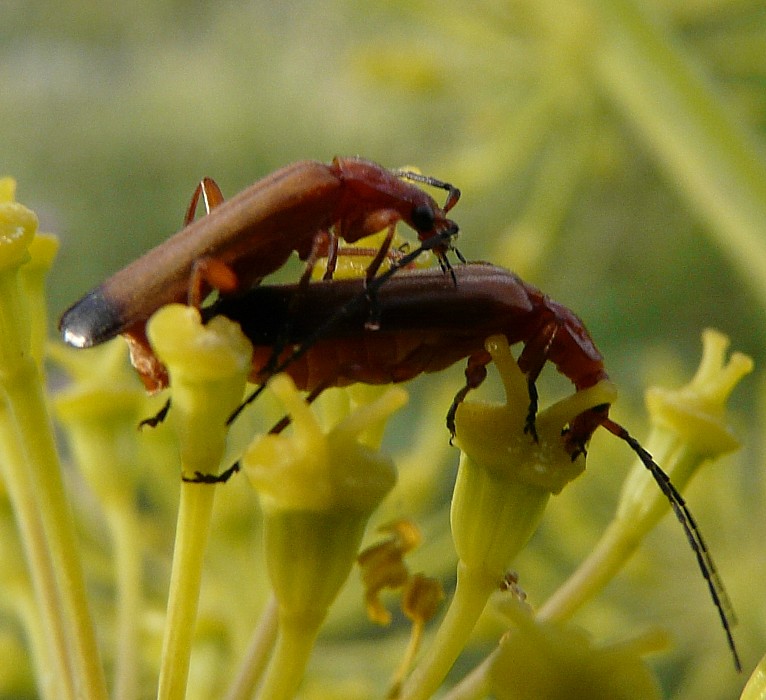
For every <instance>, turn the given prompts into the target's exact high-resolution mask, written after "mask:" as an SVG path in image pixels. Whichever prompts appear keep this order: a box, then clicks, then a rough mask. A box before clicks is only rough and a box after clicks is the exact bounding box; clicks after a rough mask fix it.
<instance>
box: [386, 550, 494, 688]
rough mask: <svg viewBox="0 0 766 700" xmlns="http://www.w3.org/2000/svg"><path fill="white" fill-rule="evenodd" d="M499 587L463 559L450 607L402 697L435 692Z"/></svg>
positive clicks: (489, 577) (492, 577)
mask: <svg viewBox="0 0 766 700" xmlns="http://www.w3.org/2000/svg"><path fill="white" fill-rule="evenodd" d="M496 589H497V577H496V576H488V575H486V574H485V573H484V572H483V571H480V570H479V569H477V568H475V567H468V566H466V565H465V564H464V563H463V562H460V563H459V564H458V569H457V587H456V589H455V595H454V596H453V598H452V602H451V603H450V606H449V610H447V614H446V616H445V617H444V619H443V620H442V623H441V624H440V625H439V631H438V632H437V633H436V638H435V639H434V641H433V644H432V645H431V647H430V648H429V650H428V654H427V655H426V657H425V658H424V659H423V660H422V661H421V662H420V663H419V664H418V665H417V667H416V668H415V670H414V671H413V673H412V675H411V676H410V677H409V678H408V679H407V681H406V683H405V685H404V688H403V690H402V694H401V700H427V698H430V697H431V696H432V695H433V693H434V692H435V691H436V689H437V688H438V687H439V685H440V684H441V682H442V680H444V677H445V676H446V675H447V673H448V672H449V670H450V668H452V664H454V663H455V659H457V657H458V656H459V654H460V652H461V651H462V650H463V648H464V647H465V644H466V641H467V640H468V637H469V636H470V634H471V632H472V631H473V628H474V626H475V624H476V620H478V619H479V616H480V615H481V613H482V611H483V610H484V607H485V605H486V604H487V600H488V598H489V596H490V595H491V594H492V592H493V591H494V590H496Z"/></svg>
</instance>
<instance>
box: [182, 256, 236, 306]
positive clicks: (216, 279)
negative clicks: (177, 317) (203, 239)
mask: <svg viewBox="0 0 766 700" xmlns="http://www.w3.org/2000/svg"><path fill="white" fill-rule="evenodd" d="M238 286H239V280H238V279H237V274H236V273H235V272H234V270H232V269H231V268H230V267H229V266H228V265H227V264H226V263H225V262H223V261H222V260H218V258H207V257H205V258H198V259H197V260H195V261H194V263H193V264H192V269H191V274H190V275H189V294H188V300H187V303H188V305H189V306H193V307H194V308H196V309H199V308H200V307H201V306H202V302H203V301H204V300H205V296H207V292H208V290H210V289H215V290H217V291H219V292H221V293H222V294H233V293H234V292H236V291H237V287H238Z"/></svg>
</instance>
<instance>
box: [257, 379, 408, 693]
mask: <svg viewBox="0 0 766 700" xmlns="http://www.w3.org/2000/svg"><path fill="white" fill-rule="evenodd" d="M269 388H270V390H271V391H272V392H273V393H274V394H275V395H276V396H277V398H278V399H279V400H280V402H281V403H282V404H283V405H284V407H285V409H286V411H287V412H288V414H289V415H290V416H291V418H292V425H293V432H292V435H290V436H283V435H267V436H264V437H262V438H260V439H257V440H256V441H254V442H253V444H252V445H251V446H250V447H249V448H248V450H247V452H246V453H245V455H244V456H243V458H242V465H243V467H244V470H245V472H246V474H247V475H248V477H249V478H250V481H251V482H252V484H253V486H254V488H255V489H256V490H257V491H258V494H259V497H260V501H261V506H262V509H263V517H264V533H263V538H264V549H265V559H266V567H267V570H268V573H269V578H270V579H271V583H272V587H273V590H274V595H275V597H276V600H277V605H278V635H277V643H276V647H275V649H274V651H273V654H272V657H271V661H270V663H269V666H268V668H267V670H266V674H265V677H264V679H263V682H262V684H261V690H260V693H259V696H258V697H259V698H260V699H261V700H282V699H285V700H286V699H287V698H291V697H293V695H294V694H295V691H296V690H297V688H298V686H299V685H300V682H301V679H302V678H303V674H304V670H305V666H306V664H307V662H308V659H309V656H310V654H311V651H312V649H313V646H314V642H315V640H316V636H317V634H318V633H319V629H320V627H321V624H322V622H323V621H324V618H325V616H326V614H327V610H328V608H329V606H330V604H331V603H332V601H333V600H334V599H335V597H336V595H337V593H338V591H339V590H340V587H341V586H342V585H343V583H344V582H345V580H346V578H347V577H348V574H349V572H350V570H351V567H352V565H353V563H354V561H355V559H356V555H357V552H358V550H359V545H360V543H361V539H362V535H363V534H364V529H365V527H366V524H367V521H368V519H369V517H370V515H371V514H372V513H373V511H374V510H375V508H376V507H377V506H378V504H379V503H380V501H381V500H382V499H383V497H384V496H385V495H386V494H387V493H388V492H389V491H390V490H391V488H392V487H393V485H394V483H395V480H396V470H395V468H394V465H393V462H392V461H391V460H390V458H388V457H386V456H384V455H382V454H381V453H380V452H378V451H377V450H376V449H374V448H372V447H370V446H368V444H365V441H366V440H367V439H368V435H369V432H370V429H371V428H372V429H373V432H375V433H378V432H379V431H377V430H375V428H377V426H379V424H380V423H381V422H382V421H384V420H386V419H387V418H388V416H390V415H391V414H392V413H393V412H394V411H395V410H397V409H398V408H400V407H401V406H402V405H403V404H404V402H405V401H406V393H405V392H404V391H403V390H402V389H400V388H398V387H394V388H391V389H389V390H387V391H386V392H385V393H384V394H383V395H382V396H381V397H380V398H379V399H377V400H376V401H373V402H372V403H369V404H366V405H364V406H362V407H361V408H359V409H357V410H356V411H355V412H354V413H352V414H351V415H349V416H347V417H346V418H345V419H343V420H342V421H341V422H340V423H339V424H338V425H336V426H335V427H334V428H332V429H331V430H330V431H329V433H327V434H325V433H323V432H322V430H321V428H320V426H319V423H318V422H317V419H316V417H315V416H314V415H313V414H312V412H311V411H310V409H309V407H308V405H307V404H306V403H305V401H304V400H303V398H302V397H301V396H300V395H299V394H298V392H297V391H296V390H295V387H294V385H293V383H292V381H291V380H290V379H289V378H288V377H286V376H277V377H275V378H274V379H272V380H271V381H270V382H269ZM243 691H244V689H243ZM251 691H252V689H251ZM242 697H248V696H246V695H243V696H242Z"/></svg>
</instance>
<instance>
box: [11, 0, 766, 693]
mask: <svg viewBox="0 0 766 700" xmlns="http://www.w3.org/2000/svg"><path fill="white" fill-rule="evenodd" d="M0 119H1V120H2V127H0V171H2V174H9V175H13V176H14V177H15V178H17V180H18V183H19V186H18V199H19V201H21V202H23V203H25V204H27V205H28V206H30V207H32V208H34V209H35V210H36V211H37V212H38V213H39V215H40V217H41V220H42V228H43V230H48V231H52V232H55V233H56V234H58V235H59V236H60V238H61V241H62V248H61V253H60V257H59V261H58V263H57V265H56V267H55V269H54V271H53V273H52V275H51V282H50V299H51V316H52V319H54V318H55V317H57V316H58V314H59V313H60V312H61V311H62V310H63V309H64V308H65V307H66V306H67V305H68V304H69V303H71V302H72V301H74V300H75V299H76V298H78V297H79V296H80V295H81V294H82V293H84V292H85V291H87V289H89V288H90V287H91V286H93V285H95V284H96V283H98V282H99V281H101V280H102V279H103V278H104V277H105V276H106V275H107V274H108V273H110V272H112V271H114V270H116V269H118V268H119V267H121V266H122V265H123V264H125V263H127V262H128V261H130V260H131V259H133V258H135V257H136V256H137V255H138V254H139V253H141V252H143V251H145V250H146V249H147V248H149V247H151V246H152V245H154V244H156V243H157V242H159V241H161V240H162V239H164V238H165V237H167V236H168V235H169V234H170V233H173V232H174V231H175V230H177V228H178V227H179V225H180V222H181V220H182V217H183V214H184V211H185V207H186V206H187V204H188V201H189V197H190V195H191V193H192V191H193V189H194V187H195V185H196V182H197V181H198V179H199V178H200V177H201V176H203V175H209V176H212V177H214V178H215V179H216V180H217V181H218V183H219V184H220V186H221V188H222V189H223V191H224V193H225V194H233V193H235V192H237V191H238V190H240V189H242V188H243V187H245V186H246V185H248V184H250V183H251V182H253V181H255V180H256V179H258V178H260V177H261V176H263V175H265V174H267V173H269V172H270V171H272V170H274V169H276V168H277V167H280V166H281V165H284V164H286V163H289V162H291V161H295V160H300V159H304V158H316V159H319V160H323V161H328V160H330V159H331V158H332V157H333V156H334V155H336V154H340V155H355V154H359V155H363V156H365V157H368V158H371V159H373V160H376V161H378V162H381V163H383V164H385V165H386V166H390V167H398V166H402V165H415V166H418V167H420V168H421V169H422V170H423V171H424V172H427V173H429V174H433V175H434V176H436V177H439V178H441V179H444V180H448V181H450V182H452V183H454V184H456V185H457V186H459V187H460V188H461V189H462V191H463V198H462V199H461V201H460V203H459V205H458V207H457V208H456V209H455V210H454V212H453V214H454V218H455V219H456V220H457V221H458V222H459V223H460V225H461V236H460V239H459V242H458V245H459V248H460V250H461V251H462V253H463V254H464V255H465V257H466V258H468V259H472V260H475V259H489V260H492V261H493V262H495V263H497V264H501V265H505V266H507V267H509V268H512V269H514V270H516V271H517V272H519V273H520V274H521V275H522V276H524V277H525V278H526V279H528V281H530V282H532V283H534V284H536V285H538V286H540V287H542V288H543V289H545V290H546V291H547V292H548V293H549V294H551V296H553V297H554V298H556V299H557V300H559V301H561V302H563V303H565V304H567V305H568V306H570V307H571V308H573V309H574V310H575V311H576V312H577V313H578V314H579V315H581V316H582V317H583V318H584V319H585V320H586V322H587V325H588V327H589V329H590V331H591V333H592V335H593V336H594V338H596V340H597V342H598V343H599V346H600V348H601V349H602V351H603V353H604V355H605V356H606V358H607V367H608V368H609V369H610V372H611V374H612V376H613V379H614V380H615V381H616V382H617V384H618V386H620V387H621V390H622V392H623V394H622V395H623V402H624V403H625V408H624V409H623V410H624V411H625V413H622V414H620V413H618V414H616V415H618V417H621V420H623V418H624V416H625V415H626V414H627V415H628V416H630V418H624V420H623V422H626V423H628V421H629V420H631V419H632V420H633V423H632V424H630V425H631V428H632V430H633V432H634V433H636V434H638V435H639V436H640V435H641V434H642V431H643V430H644V428H643V424H642V423H641V421H642V420H643V419H642V417H641V414H640V412H638V410H639V407H640V398H641V393H642V391H643V388H644V386H645V384H646V383H647V382H648V381H670V382H671V383H672V382H674V381H680V377H682V376H683V374H682V372H689V371H692V370H693V368H694V367H695V365H696V362H697V357H698V354H699V342H700V341H699V333H700V330H701V329H702V328H703V327H705V326H714V327H716V328H718V329H720V330H722V331H724V332H725V333H727V334H729V335H730V336H731V338H732V343H733V346H734V347H735V348H736V349H739V350H742V351H744V352H747V353H749V354H751V355H753V356H754V358H755V359H756V362H757V364H758V366H760V365H761V364H762V362H763V359H764V356H766V340H765V339H764V333H763V327H764V318H765V317H766V258H765V257H764V255H765V254H764V251H765V250H766V157H764V133H763V132H764V128H765V127H766V9H765V8H764V6H763V3H762V2H759V1H756V0H654V1H651V0H645V1H643V2H641V1H639V0H633V1H632V2H630V1H629V0H615V1H614V2H608V1H607V0H604V1H603V2H597V1H596V0H591V1H588V0H569V1H568V2H561V1H560V0H559V1H556V0H508V1H506V2H500V1H493V0H481V1H479V2H475V3H466V2H460V1H458V0H443V1H441V2H436V1H427V0H409V1H408V2H397V1H394V2H364V1H362V2H352V1H349V0H321V1H315V2H299V1H296V0H292V1H291V0H288V1H282V2H279V3H274V2H266V1H260V2H241V1H240V2H232V1H222V2H217V3H205V2H201V1H198V0H197V1H193V2H177V1H170V0H166V1H159V0H158V1H155V2H147V1H146V0H143V1H141V0H138V1H137V2H134V3H130V4H127V3H123V4H108V3H94V2H92V1H91V0H71V1H70V2H68V3H54V2H44V1H42V0H5V1H4V2H3V6H2V21H1V22H0ZM52 328H53V320H52ZM460 376H461V371H460V369H459V368H458V369H456V370H455V371H454V372H453V374H452V375H451V380H452V381H453V385H454V386H457V384H459V382H460ZM756 376H757V375H756ZM746 384H747V386H745V387H744V388H743V389H742V390H739V391H738V392H737V393H736V394H735V400H734V405H735V410H737V411H738V413H737V415H738V418H739V422H740V425H739V426H738V429H739V433H740V435H741V436H742V438H743V440H744V441H745V443H746V445H747V446H746V448H745V451H744V453H743V455H742V456H740V457H739V458H738V459H737V460H736V462H735V461H734V460H732V461H731V463H730V465H729V466H727V470H725V471H723V472H720V471H719V472H716V474H715V477H713V473H712V470H711V474H710V476H711V480H709V481H706V482H705V484H702V485H699V484H698V485H697V488H692V490H691V491H690V494H689V499H690V502H691V504H692V507H694V508H695V512H697V509H699V510H700V511H701V512H702V516H701V517H700V520H701V521H702V527H703V529H704V530H705V532H706V533H707V536H708V539H709V540H710V544H711V548H712V549H713V551H714V553H716V555H717V558H718V559H719V566H720V568H721V570H722V572H723V574H724V577H725V578H726V579H727V580H731V583H730V588H732V591H731V593H732V598H733V599H734V602H735V605H736V607H737V608H738V611H739V616H740V619H741V620H742V621H743V624H742V627H743V628H744V629H745V631H744V633H740V638H741V643H742V644H743V646H744V649H743V652H744V657H745V665H746V670H749V669H750V668H751V667H752V666H753V664H754V663H755V662H756V660H757V659H758V658H759V657H760V655H761V654H762V652H763V650H764V649H766V630H765V629H764V626H763V624H762V621H761V618H762V616H763V606H762V604H761V607H760V608H758V609H753V607H754V606H756V600H757V598H756V597H755V594H754V592H753V591H750V593H749V594H747V593H743V592H742V591H746V590H747V589H749V588H750V587H751V586H748V583H749V581H748V579H747V577H745V575H744V571H745V570H746V569H747V570H748V571H752V572H760V574H761V576H762V574H763V568H764V567H766V561H763V560H761V559H759V558H758V547H757V541H754V540H753V537H754V536H753V532H761V533H763V530H764V523H763V516H762V512H763V508H762V505H763V504H762V500H763V498H762V495H761V490H760V487H761V484H762V476H761V471H762V453H761V443H760V440H761V438H760V433H761V431H760V420H761V417H762V414H761V412H760V404H761V401H760V399H759V391H758V389H759V384H762V382H760V381H759V380H758V379H757V378H756V379H755V380H752V381H748V382H746ZM417 391H419V389H417V388H416V392H417ZM620 406H622V402H621V404H620ZM630 406H632V407H633V408H632V409H631V408H629V407H630ZM445 409H446V406H445ZM412 410H415V409H412ZM631 411H633V413H631ZM445 440H446V436H445ZM598 444H601V443H598ZM591 452H592V457H594V459H592V461H591V463H590V469H589V478H590V479H591V481H592V483H591V486H590V488H591V489H595V491H590V493H589V494H586V495H584V496H583V495H581V496H580V497H581V498H586V499H591V500H590V501H588V500H586V501H584V503H585V504H587V505H586V506H580V507H581V508H582V509H583V511H582V512H583V517H588V513H589V512H592V514H593V518H594V521H593V524H592V525H589V528H591V527H592V528H593V530H594V532H596V533H597V531H598V524H599V522H602V521H603V519H604V518H606V517H607V515H608V513H609V510H610V504H611V500H605V499H607V498H612V496H604V495H603V494H602V492H601V491H599V490H598V489H599V488H600V487H599V486H598V485H596V486H594V485H593V483H596V484H598V483H599V482H598V480H599V479H602V480H604V485H603V486H604V488H605V489H611V490H612V491H613V490H614V488H615V486H609V485H608V483H607V482H608V479H607V477H604V476H603V472H604V471H605V470H607V469H608V466H609V465H607V464H605V463H603V462H601V463H600V462H598V461H597V457H596V456H595V454H594V453H595V449H593V450H592V451H591ZM620 454H622V453H620ZM621 463H622V462H621ZM599 464H602V466H603V469H599V467H598V466H597V465H599ZM613 471H615V472H618V471H619V474H617V475H616V476H615V479H619V476H620V475H621V474H622V473H623V472H622V468H621V467H620V469H616V468H615V469H614V470H613ZM596 472H601V474H602V475H601V476H598V475H597V474H596ZM716 479H717V480H716ZM594 480H595V481H594ZM582 481H586V480H585V479H583V480H582ZM616 483H617V482H615V484H616ZM578 488H579V489H581V490H585V491H587V490H588V488H589V487H588V485H587V484H585V485H582V486H581V485H579V484H578ZM717 500H720V502H722V503H723V504H724V505H721V506H716V505H715V503H716V501H717ZM697 502H700V503H701V505H699V506H696V503H697ZM711 504H712V505H711ZM551 510H553V508H552V509H551ZM554 517H555V516H554ZM552 522H553V523H555V520H553V521H552ZM719 524H720V528H719V529H718V530H717V528H718V526H719ZM667 525H668V527H667V528H666V529H665V530H664V531H663V532H665V533H672V534H667V537H668V538H669V540H670V541H669V542H668V543H667V545H665V543H664V541H663V538H664V537H665V535H663V536H662V537H660V536H658V537H657V538H656V540H653V542H652V543H650V545H649V547H651V546H654V547H655V548H657V550H659V551H657V552H655V556H656V557H658V559H657V563H656V564H655V565H654V567H655V571H654V572H653V573H652V574H649V573H647V572H646V571H644V572H643V573H642V576H643V577H644V578H643V579H641V580H640V581H638V582H637V581H636V580H635V578H634V580H633V583H632V587H627V588H625V589H623V590H622V593H621V595H622V596H623V597H625V596H634V595H644V596H645V597H644V598H642V599H632V602H631V604H630V605H631V606H632V607H633V608H634V610H635V611H638V613H639V617H642V616H643V617H642V619H645V620H651V621H654V622H656V621H657V620H662V621H663V622H666V623H667V626H668V627H669V628H670V629H672V630H673V631H674V632H675V634H676V635H677V641H678V643H679V645H680V646H681V651H680V652H679V653H678V655H677V656H676V657H674V659H673V660H672V661H670V662H669V661H667V660H665V661H662V662H660V664H659V668H660V671H661V673H662V674H663V678H664V681H665V683H666V686H667V689H668V693H669V694H671V693H677V694H678V697H696V698H700V697H703V695H702V694H700V693H701V692H704V693H708V694H707V695H704V697H710V698H714V697H732V696H733V693H732V688H733V687H736V686H737V684H738V683H739V682H740V681H738V680H737V679H732V677H731V675H730V672H729V671H728V670H727V671H725V673H726V674H727V678H728V684H727V685H726V686H725V688H726V690H725V691H722V692H723V693H724V694H721V695H718V694H717V693H718V692H719V691H718V690H717V689H716V688H715V687H712V686H711V685H710V684H709V683H707V682H703V681H699V680H697V681H695V680H694V678H695V674H698V673H702V672H701V671H699V668H698V667H696V666H695V664H697V663H698V662H697V660H698V659H699V658H700V656H699V655H700V654H701V653H703V652H701V651H700V650H699V649H697V650H694V649H691V648H690V646H689V645H691V646H692V647H693V645H694V644H695V640H694V639H692V640H689V639H688V638H687V639H683V638H684V637H689V636H692V637H694V636H695V635H696V632H695V633H694V634H692V633H691V629H692V628H694V629H695V630H696V626H697V625H698V626H699V627H700V629H702V630H703V631H702V632H700V633H699V634H701V635H702V636H704V644H703V642H702V641H700V642H699V645H702V646H704V647H705V652H704V653H709V654H711V655H712V657H711V658H715V659H716V662H715V663H716V664H719V663H720V664H722V666H715V668H716V669H718V671H720V669H721V668H723V667H725V666H726V664H727V663H728V660H727V658H726V651H725V648H724V645H723V640H722V636H721V635H720V633H719V630H718V629H716V625H717V622H716V619H715V616H714V614H712V613H711V612H710V610H709V603H708V601H707V600H706V597H705V591H704V587H703V586H702V585H701V584H698V583H694V584H689V585H690V586H692V587H693V590H694V593H693V594H689V595H688V596H687V594H686V591H685V590H684V589H683V586H684V585H686V584H685V583H684V582H685V581H690V580H693V579H694V578H695V577H696V575H697V574H696V570H695V569H694V563H693V561H692V559H691V556H690V555H689V554H688V553H687V552H686V550H685V546H686V545H685V542H684V541H683V539H682V537H681V536H680V535H679V533H678V532H677V531H676V530H675V529H674V528H675V523H667ZM557 537H558V535H557V533H556V532H555V529H554V528H553V526H549V527H548V530H547V532H544V533H543V534H542V535H541V542H543V543H544V542H548V544H549V545H550V544H551V542H553V543H554V544H555V541H556V538H557ZM546 538H547V539H546ZM750 543H752V544H750ZM577 546H582V547H587V544H582V543H580V544H578V545H577ZM573 547H575V549H576V546H575V545H573ZM751 548H752V550H753V558H752V559H748V560H747V561H748V566H747V567H745V566H744V565H742V567H741V568H742V576H743V578H742V580H738V576H739V571H738V567H739V565H740V564H741V562H742V559H743V558H744V557H746V556H747V553H746V552H748V551H750V550H751ZM586 551H587V550H586ZM719 551H720V552H721V553H720V554H719ZM551 555H552V556H555V555H556V552H553V553H552V554H551ZM566 556H569V557H573V558H574V561H576V560H577V554H572V553H571V552H570V553H569V554H567V555H566ZM646 556H647V557H650V556H652V555H651V554H647V555H646ZM676 557H677V558H678V560H679V561H680V562H682V563H679V564H677V562H676ZM564 558H566V557H564ZM647 561H648V559H647ZM759 563H760V564H761V567H760V568H758V564H759ZM677 565H678V566H679V567H681V568H682V569H683V570H682V571H679V572H676V570H675V567H676V566H677ZM687 565H688V566H687ZM562 567H567V562H566V561H563V562H562ZM663 567H665V568H663ZM732 570H733V571H732ZM522 581H524V577H523V575H522ZM697 589H699V591H697ZM738 589H739V591H738ZM738 592H739V593H740V595H739V596H738ZM616 599H618V598H616ZM659 599H664V600H663V602H662V603H659V607H660V612H657V611H656V610H655V612H656V616H655V615H653V614H651V612H650V611H651V610H652V608H653V607H654V606H655V605H656V604H658V601H659ZM669 601H671V602H669ZM748 606H749V607H748ZM626 614H627V613H626ZM690 617H695V618H696V617H699V618H700V619H701V620H704V624H703V623H702V622H699V623H696V622H694V621H693V620H690V619H684V618H690ZM585 619H587V618H585ZM595 619H599V618H598V615H596V617H595ZM683 625H687V626H688V628H687V629H684V628H683ZM684 645H686V646H684ZM708 647H709V648H708ZM718 647H720V649H719V648H718ZM721 659H723V661H721ZM690 678H691V680H690ZM694 683H697V685H694Z"/></svg>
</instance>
